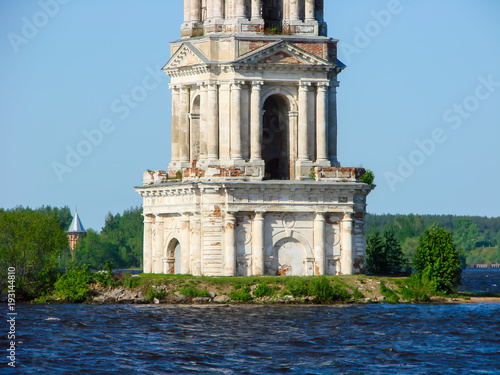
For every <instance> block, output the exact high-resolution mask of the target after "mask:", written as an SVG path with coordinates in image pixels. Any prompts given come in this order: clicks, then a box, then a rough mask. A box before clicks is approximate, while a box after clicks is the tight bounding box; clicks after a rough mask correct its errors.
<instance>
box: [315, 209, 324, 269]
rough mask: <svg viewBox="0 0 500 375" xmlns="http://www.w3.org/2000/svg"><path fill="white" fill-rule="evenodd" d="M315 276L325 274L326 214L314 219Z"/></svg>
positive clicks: (318, 215)
mask: <svg viewBox="0 0 500 375" xmlns="http://www.w3.org/2000/svg"><path fill="white" fill-rule="evenodd" d="M314 258H315V267H314V275H316V276H318V275H324V274H325V214H324V213H316V217H315V218H314Z"/></svg>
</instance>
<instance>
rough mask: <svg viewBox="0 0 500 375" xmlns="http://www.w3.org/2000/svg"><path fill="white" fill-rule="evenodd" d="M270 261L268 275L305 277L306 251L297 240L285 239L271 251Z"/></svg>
mask: <svg viewBox="0 0 500 375" xmlns="http://www.w3.org/2000/svg"><path fill="white" fill-rule="evenodd" d="M271 255H272V260H271V264H270V267H269V269H268V272H267V273H268V274H271V275H280V276H304V275H306V249H305V247H304V245H302V243H300V241H299V240H297V239H295V238H293V237H285V238H282V239H281V240H279V241H278V242H276V244H275V245H274V247H273V249H272V250H271Z"/></svg>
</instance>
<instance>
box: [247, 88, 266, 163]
mask: <svg viewBox="0 0 500 375" xmlns="http://www.w3.org/2000/svg"><path fill="white" fill-rule="evenodd" d="M263 84H264V82H261V81H255V82H252V95H251V104H250V110H251V114H250V117H251V125H250V139H251V146H250V150H251V161H252V162H259V161H262V144H261V142H262V135H261V134H262V121H261V117H262V116H261V104H260V95H261V88H262V85H263Z"/></svg>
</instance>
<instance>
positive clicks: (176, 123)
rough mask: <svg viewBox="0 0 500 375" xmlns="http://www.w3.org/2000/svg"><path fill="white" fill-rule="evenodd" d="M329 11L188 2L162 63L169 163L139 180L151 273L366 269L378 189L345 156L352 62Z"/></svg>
mask: <svg viewBox="0 0 500 375" xmlns="http://www.w3.org/2000/svg"><path fill="white" fill-rule="evenodd" d="M323 11H324V4H323V0H184V22H183V23H182V25H181V39H179V40H176V41H174V42H172V43H171V58H170V60H169V61H168V63H167V64H166V65H165V66H164V67H163V70H164V71H165V73H166V74H168V75H169V76H170V77H171V85H170V88H171V90H172V121H171V131H172V135H171V142H172V155H171V161H170V163H169V165H168V170H167V171H154V172H151V171H147V172H145V173H144V179H143V186H142V187H138V188H136V190H137V191H138V192H139V193H140V194H141V195H142V197H143V198H144V215H145V237H144V271H145V272H157V273H161V272H164V273H174V272H175V273H178V272H180V273H192V274H195V275H202V274H203V275H262V274H283V275H290V274H292V275H316V274H318V275H322V274H351V273H356V272H362V271H363V269H364V259H365V244H364V215H365V211H366V196H367V195H368V193H369V192H370V191H371V189H372V186H370V185H367V184H364V183H362V182H361V178H362V176H363V174H364V172H365V171H364V170H363V169H360V168H341V167H340V164H339V162H338V159H337V87H338V86H339V82H338V80H337V76H338V74H339V73H340V72H341V71H342V70H343V69H344V67H345V66H344V64H342V62H340V61H339V60H338V59H337V42H338V40H336V39H332V38H328V37H327V36H326V32H327V26H326V23H325V22H324V19H323ZM174 240H175V241H174ZM172 241H174V242H172ZM174 243H175V246H174V245H173V244H174ZM176 254H177V255H176Z"/></svg>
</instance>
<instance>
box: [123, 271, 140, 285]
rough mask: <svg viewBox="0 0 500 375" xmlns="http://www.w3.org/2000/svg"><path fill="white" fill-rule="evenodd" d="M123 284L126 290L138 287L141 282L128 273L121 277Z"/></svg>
mask: <svg viewBox="0 0 500 375" xmlns="http://www.w3.org/2000/svg"><path fill="white" fill-rule="evenodd" d="M123 282H124V284H125V286H126V287H127V288H129V289H134V288H136V287H138V286H139V284H140V283H141V280H140V279H139V278H138V277H132V275H131V274H130V273H129V272H127V273H126V274H125V275H124V276H123Z"/></svg>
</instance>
